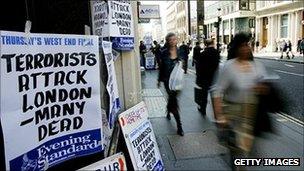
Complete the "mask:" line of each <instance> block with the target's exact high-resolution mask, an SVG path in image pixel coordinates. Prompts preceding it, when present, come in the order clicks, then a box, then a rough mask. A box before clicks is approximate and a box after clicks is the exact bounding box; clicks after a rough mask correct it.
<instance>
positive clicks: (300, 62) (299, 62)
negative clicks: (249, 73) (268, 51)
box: [254, 56, 304, 64]
mask: <svg viewBox="0 0 304 171" xmlns="http://www.w3.org/2000/svg"><path fill="white" fill-rule="evenodd" d="M254 58H258V59H266V60H273V61H282V62H291V63H298V64H303V63H304V61H288V60H284V59H273V58H264V57H258V56H255V57H254Z"/></svg>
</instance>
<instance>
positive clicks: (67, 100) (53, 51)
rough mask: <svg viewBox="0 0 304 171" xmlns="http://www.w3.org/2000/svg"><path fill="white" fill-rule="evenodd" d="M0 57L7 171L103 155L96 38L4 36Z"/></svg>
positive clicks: (5, 33)
mask: <svg viewBox="0 0 304 171" xmlns="http://www.w3.org/2000/svg"><path fill="white" fill-rule="evenodd" d="M0 56H1V58H0V66H1V67H0V69H1V70H0V80H1V81H0V86H1V87H0V91H1V99H0V113H1V124H2V130H3V136H4V149H5V162H6V167H7V168H6V169H7V170H17V171H18V170H46V169H47V168H48V167H52V166H54V165H56V164H59V163H61V162H64V161H66V160H69V159H71V158H75V157H79V156H83V155H88V154H93V153H97V152H101V151H102V150H103V146H102V128H101V124H102V117H101V106H100V86H99V84H100V80H99V78H100V77H99V50H98V37H97V36H86V35H62V34H30V33H20V32H9V31H0ZM93 75H94V76H93ZM17 147H18V148H17Z"/></svg>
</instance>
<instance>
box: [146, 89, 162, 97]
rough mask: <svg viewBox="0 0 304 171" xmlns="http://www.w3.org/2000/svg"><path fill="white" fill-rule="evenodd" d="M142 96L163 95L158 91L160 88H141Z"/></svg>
mask: <svg viewBox="0 0 304 171" xmlns="http://www.w3.org/2000/svg"><path fill="white" fill-rule="evenodd" d="M142 96H144V97H147V96H149V97H159V96H163V93H162V92H161V91H160V89H156V88H150V89H143V90H142Z"/></svg>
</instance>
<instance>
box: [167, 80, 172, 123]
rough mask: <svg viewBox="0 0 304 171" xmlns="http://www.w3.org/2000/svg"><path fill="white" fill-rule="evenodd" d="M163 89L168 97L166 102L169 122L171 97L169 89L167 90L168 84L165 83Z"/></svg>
mask: <svg viewBox="0 0 304 171" xmlns="http://www.w3.org/2000/svg"><path fill="white" fill-rule="evenodd" d="M165 89H166V92H167V95H168V102H167V116H166V117H167V119H168V120H171V116H170V113H172V111H171V108H172V107H171V106H172V97H171V95H170V89H169V86H168V84H166V83H165Z"/></svg>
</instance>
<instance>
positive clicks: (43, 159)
mask: <svg viewBox="0 0 304 171" xmlns="http://www.w3.org/2000/svg"><path fill="white" fill-rule="evenodd" d="M99 146H100V142H98V141H97V140H93V141H92V140H91V139H90V135H85V136H82V137H73V136H70V137H69V139H66V140H63V141H60V142H55V143H53V144H50V145H47V146H46V145H43V146H41V147H40V148H38V149H37V152H38V165H39V167H40V168H42V167H44V166H45V165H46V164H49V165H51V164H53V163H55V162H59V161H60V160H64V159H65V158H67V157H72V156H75V153H79V152H81V151H86V150H93V149H95V148H97V147H99Z"/></svg>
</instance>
